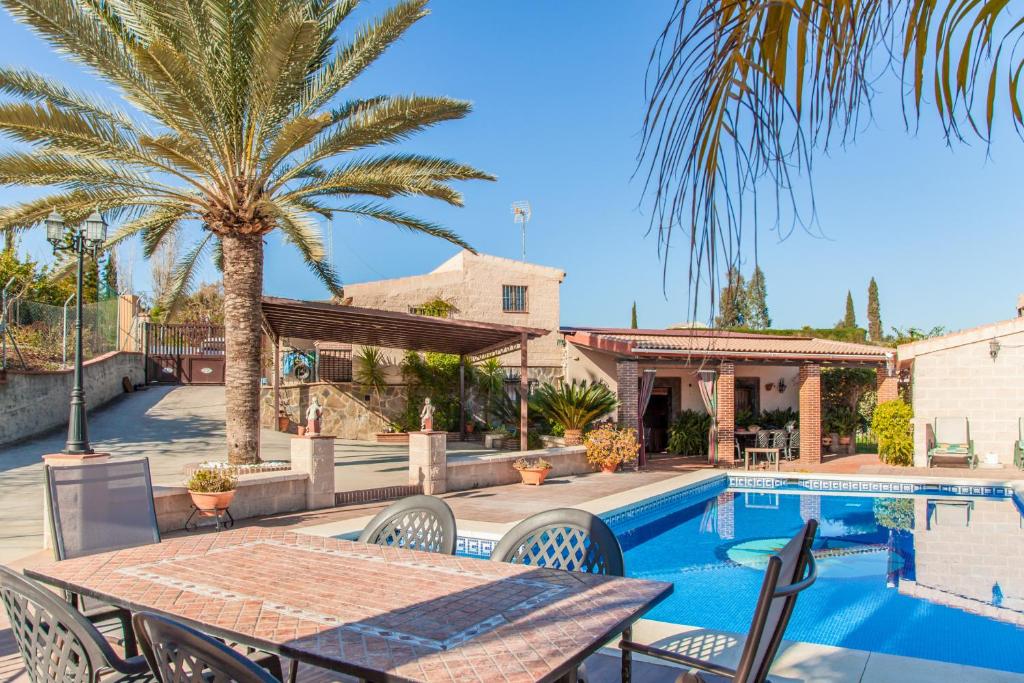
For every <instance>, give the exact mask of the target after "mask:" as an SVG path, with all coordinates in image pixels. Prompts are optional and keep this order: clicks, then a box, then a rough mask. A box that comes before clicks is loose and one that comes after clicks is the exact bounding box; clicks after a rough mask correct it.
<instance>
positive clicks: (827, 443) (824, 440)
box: [821, 436, 832, 448]
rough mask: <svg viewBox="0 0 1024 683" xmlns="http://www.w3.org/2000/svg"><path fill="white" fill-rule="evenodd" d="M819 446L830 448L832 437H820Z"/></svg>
mask: <svg viewBox="0 0 1024 683" xmlns="http://www.w3.org/2000/svg"><path fill="white" fill-rule="evenodd" d="M821 445H822V446H824V447H825V448H828V447H829V446H831V445H832V437H831V436H823V437H821Z"/></svg>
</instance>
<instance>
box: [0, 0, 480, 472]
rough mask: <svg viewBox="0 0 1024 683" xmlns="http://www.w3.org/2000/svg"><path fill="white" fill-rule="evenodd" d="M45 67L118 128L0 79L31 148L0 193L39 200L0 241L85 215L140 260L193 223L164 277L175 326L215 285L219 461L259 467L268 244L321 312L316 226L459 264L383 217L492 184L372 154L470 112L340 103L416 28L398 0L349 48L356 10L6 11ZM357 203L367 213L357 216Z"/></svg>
mask: <svg viewBox="0 0 1024 683" xmlns="http://www.w3.org/2000/svg"><path fill="white" fill-rule="evenodd" d="M2 2H3V5H4V7H6V8H7V10H8V11H9V12H10V13H11V14H12V15H13V16H14V17H15V18H16V19H18V20H19V21H21V22H23V23H25V24H27V25H28V26H30V27H31V28H32V29H33V30H34V31H35V32H36V33H37V34H38V35H39V36H40V37H41V38H43V39H44V40H45V41H47V42H48V43H49V44H50V45H52V46H53V47H54V48H55V49H56V51H58V52H60V53H63V54H67V55H69V56H70V57H71V58H72V59H74V60H75V61H77V62H79V63H80V64H83V65H85V66H86V67H87V68H88V69H89V70H90V71H91V72H92V74H93V75H95V76H97V77H99V78H101V79H102V80H104V81H106V82H107V83H109V84H110V85H111V86H113V88H114V89H115V90H116V91H118V92H120V93H121V94H122V96H123V98H124V101H125V104H130V105H131V107H132V110H131V111H128V110H126V109H123V108H119V107H112V106H108V105H107V104H105V103H103V102H101V101H100V100H98V99H97V98H95V97H93V96H92V95H90V94H87V93H81V92H77V91H75V90H74V89H72V88H68V87H66V86H64V85H63V84H61V83H60V82H58V81H55V80H52V79H50V78H48V77H47V76H44V75H42V74H39V73H37V72H35V71H32V70H30V69H25V68H14V67H10V66H3V67H0V92H3V93H4V95H6V96H7V98H8V99H7V101H5V102H3V103H2V104H0V133H2V134H4V135H6V136H7V137H8V138H10V139H12V140H14V141H15V142H16V143H20V144H22V145H27V146H28V147H29V148H28V149H25V148H24V147H16V148H15V149H12V150H9V151H7V152H5V153H2V154H0V184H3V185H12V186H33V185H35V186H45V187H50V188H52V190H53V191H52V192H50V193H48V194H44V195H43V196H41V197H38V198H33V199H29V200H27V201H24V202H21V203H19V204H15V205H11V206H7V207H5V208H2V209H0V230H2V231H19V230H24V229H27V228H30V227H32V226H34V225H38V224H39V223H40V221H41V220H42V219H43V218H44V217H46V216H47V215H48V214H49V212H50V211H52V210H56V211H58V212H60V213H61V214H62V215H63V217H64V219H65V221H67V222H68V223H69V224H72V225H74V224H77V223H79V222H80V221H82V220H83V219H84V218H85V217H86V215H88V214H89V213H91V212H92V211H93V210H99V211H101V212H102V213H103V214H104V216H105V217H106V219H107V220H109V221H123V223H122V225H121V226H120V228H119V229H118V230H116V231H115V232H114V234H113V235H112V236H111V237H110V239H109V240H108V241H107V243H106V245H105V248H107V249H110V248H112V247H113V246H115V245H116V244H118V243H119V242H121V241H123V240H126V239H128V238H130V237H132V236H135V235H140V236H141V237H142V243H143V252H144V254H145V256H147V257H149V256H150V255H152V254H153V253H154V251H156V249H157V248H158V247H159V246H160V244H161V243H162V242H164V241H165V240H168V239H173V238H174V236H175V235H177V234H178V233H179V232H180V231H181V230H182V228H183V226H184V225H185V224H186V223H188V222H189V221H194V222H198V223H199V225H200V227H201V232H200V237H199V239H198V241H197V242H196V243H195V244H194V245H192V246H191V247H190V248H189V249H188V250H187V251H186V253H185V255H184V257H183V258H182V260H181V261H180V263H178V264H177V266H176V267H175V270H174V276H173V286H172V287H171V288H170V290H169V292H168V294H167V299H168V300H167V301H164V302H161V305H162V307H163V308H164V309H165V310H168V311H170V312H173V311H174V310H175V306H176V305H177V302H178V301H179V300H180V295H181V294H183V293H185V292H187V291H188V290H189V288H190V287H191V286H192V283H193V278H194V276H195V273H196V272H197V270H198V265H199V264H200V263H201V262H202V260H203V259H204V258H206V257H207V256H208V255H210V254H212V256H213V259H214V262H215V263H216V264H217V265H218V266H220V267H221V269H222V271H223V276H224V323H225V349H226V354H227V360H228V363H227V368H226V371H225V380H224V383H225V395H226V399H227V444H228V457H229V459H230V460H231V461H232V462H255V461H258V460H259V456H258V440H259V387H260V383H259V378H260V374H261V373H260V364H259V358H260V341H261V322H262V321H261V315H260V297H261V295H262V292H263V260H264V243H265V241H266V239H267V235H268V234H269V233H271V232H274V231H279V232H280V233H281V234H282V235H283V237H284V239H285V240H286V241H287V242H289V243H290V244H292V245H293V246H294V247H295V248H296V249H297V250H298V251H299V254H300V255H301V256H302V258H303V260H304V261H305V262H306V264H307V265H308V266H309V267H310V269H311V270H312V271H313V273H314V274H315V275H316V276H317V277H318V278H319V279H320V280H321V281H322V282H323V284H324V285H325V286H326V287H327V289H328V290H329V291H330V292H331V293H332V294H334V295H339V294H341V286H340V283H339V281H338V278H337V275H336V274H335V271H334V269H333V267H332V266H331V264H330V263H328V262H327V260H326V255H325V250H324V244H323V240H322V238H321V235H320V230H319V228H318V224H317V220H318V219H319V218H320V217H323V218H333V217H334V216H335V215H336V214H341V215H342V216H365V217H368V218H372V219H375V220H379V221H383V222H384V223H389V224H391V225H394V226H397V227H399V228H402V229H406V230H410V231H413V232H419V233H424V234H428V235H433V236H435V237H439V238H441V239H445V240H448V241H449V242H452V243H454V244H457V245H460V246H463V247H466V248H468V245H466V244H465V242H464V241H463V240H462V239H460V238H459V237H458V236H457V235H456V234H454V233H453V232H451V231H450V230H447V229H445V228H444V227H442V226H440V225H437V224H435V223H432V222H429V221H425V220H421V219H419V218H416V217H414V216H411V215H409V214H406V213H404V212H402V211H399V210H396V209H395V208H392V207H391V206H389V205H388V204H387V203H385V201H384V200H387V199H389V198H393V197H399V196H412V195H414V196H423V197H430V198H433V199H438V200H441V201H443V202H447V203H449V204H453V205H455V206H461V205H462V196H461V195H460V194H459V192H457V191H456V190H455V189H453V188H452V187H451V185H450V183H451V182H452V181H460V180H470V179H492V177H491V176H490V175H488V174H486V173H483V172H482V171H479V170H477V169H475V168H472V167H471V166H467V165H465V164H462V163H459V162H456V161H452V160H449V159H444V158H439V157H434V156H424V155H419V154H411V153H406V152H402V153H390V154H388V153H379V152H377V153H369V152H368V151H367V150H372V149H376V148H379V146H381V145H386V144H390V143H396V142H400V141H403V140H405V139H406V138H408V137H409V136H411V135H413V134H415V133H417V132H419V131H422V130H424V129H426V128H429V127H431V126H433V125H435V124H438V123H441V122H443V121H448V120H452V119H459V118H462V117H464V116H466V114H468V113H469V111H470V105H469V103H468V102H463V101H459V100H454V99H451V98H447V97H426V96H418V95H408V96H396V95H378V96H373V97H364V98H356V99H352V100H349V101H343V100H341V99H340V97H339V95H340V94H341V93H342V91H343V90H344V89H345V88H346V87H347V86H348V85H350V84H351V83H352V81H353V80H354V79H355V78H356V77H357V76H359V75H360V74H361V73H362V72H363V71H364V70H365V69H366V68H367V67H368V66H370V65H371V64H372V63H373V62H374V61H375V60H376V59H377V58H378V57H379V56H380V55H382V54H383V53H384V52H385V51H386V50H387V49H388V48H389V47H391V46H392V45H393V44H394V43H395V42H396V41H398V40H399V38H401V36H402V34H403V33H405V31H406V30H407V29H409V27H411V26H412V25H413V24H415V23H416V22H417V21H419V20H420V19H421V18H423V17H424V16H426V14H427V12H426V0H400V1H399V2H398V3H397V4H395V5H394V6H393V7H391V8H390V9H389V10H388V11H386V12H385V13H383V15H381V16H380V17H379V18H378V19H377V20H375V21H373V22H372V23H370V24H369V25H367V26H365V27H363V28H362V30H358V31H345V33H346V34H351V37H350V38H346V40H344V41H342V40H340V35H339V27H341V25H342V23H343V22H344V21H345V19H346V18H348V17H349V16H350V15H351V13H352V11H353V9H354V8H355V6H356V5H357V0H259V1H257V0H230V1H228V0H193V1H190V2H164V3H151V2H142V3H133V2H100V3H97V2H92V1H91V0H2ZM360 197H363V198H365V199H360Z"/></svg>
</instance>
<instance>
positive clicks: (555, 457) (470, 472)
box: [447, 446, 594, 491]
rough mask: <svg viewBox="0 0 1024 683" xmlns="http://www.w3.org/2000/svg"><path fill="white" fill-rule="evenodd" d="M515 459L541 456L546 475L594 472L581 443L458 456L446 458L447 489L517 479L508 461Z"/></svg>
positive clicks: (460, 489) (517, 476) (506, 482)
mask: <svg viewBox="0 0 1024 683" xmlns="http://www.w3.org/2000/svg"><path fill="white" fill-rule="evenodd" d="M519 458H528V459H534V458H544V459H545V460H547V461H548V462H550V463H551V465H552V468H551V472H549V473H548V476H549V477H564V476H566V475H570V474H583V473H585V472H593V471H594V466H593V465H591V464H590V463H588V462H587V449H586V448H585V447H583V446H565V447H562V448H545V449H541V450H536V451H519V452H514V453H498V454H494V455H478V456H473V457H459V458H456V459H449V460H448V471H447V488H448V491H465V490H467V489H476V488H483V487H485V486H503V485H505V484H514V483H516V482H518V481H520V477H519V472H517V471H516V469H515V468H514V467H512V463H514V462H515V461H516V460H518V459H519Z"/></svg>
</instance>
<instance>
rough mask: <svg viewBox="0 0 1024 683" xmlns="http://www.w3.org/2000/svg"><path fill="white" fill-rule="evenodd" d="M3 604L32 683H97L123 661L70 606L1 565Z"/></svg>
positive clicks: (0, 596) (0, 578)
mask: <svg viewBox="0 0 1024 683" xmlns="http://www.w3.org/2000/svg"><path fill="white" fill-rule="evenodd" d="M0 599H2V600H3V603H4V608H5V609H6V610H7V617H8V619H9V620H10V622H11V632H12V633H13V634H14V639H15V641H17V643H18V650H19V651H20V652H21V658H22V659H23V660H24V662H25V671H26V673H27V674H28V678H29V680H30V681H32V683H50V682H53V683H72V682H73V683H79V682H81V683H93V682H94V681H96V680H97V679H98V677H99V673H100V671H101V670H105V669H108V668H112V667H113V665H114V663H116V662H118V661H120V660H119V658H118V657H117V655H116V654H115V653H114V651H113V649H112V648H111V647H110V645H109V643H107V641H106V640H104V638H103V636H102V635H100V633H99V631H97V630H96V627H95V626H93V625H92V624H90V623H89V621H88V620H87V619H86V618H85V617H83V616H82V615H81V614H79V613H78V612H77V611H76V610H74V609H72V608H71V607H70V606H69V605H68V603H67V602H65V601H64V600H62V599H61V598H60V597H59V596H58V595H56V594H54V593H52V592H50V591H48V590H46V589H44V588H41V587H39V586H37V585H36V584H35V583H33V582H32V581H30V580H29V579H27V578H25V577H24V576H21V575H20V574H18V573H16V572H14V571H13V570H11V569H10V568H8V567H4V566H2V565H0Z"/></svg>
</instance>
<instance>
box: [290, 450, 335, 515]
mask: <svg viewBox="0 0 1024 683" xmlns="http://www.w3.org/2000/svg"><path fill="white" fill-rule="evenodd" d="M291 451H292V471H293V472H302V473H304V474H306V475H308V477H309V479H308V480H307V481H306V509H307V510H319V509H321V508H330V507H334V437H333V436H322V435H318V436H293V437H292V439H291Z"/></svg>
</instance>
